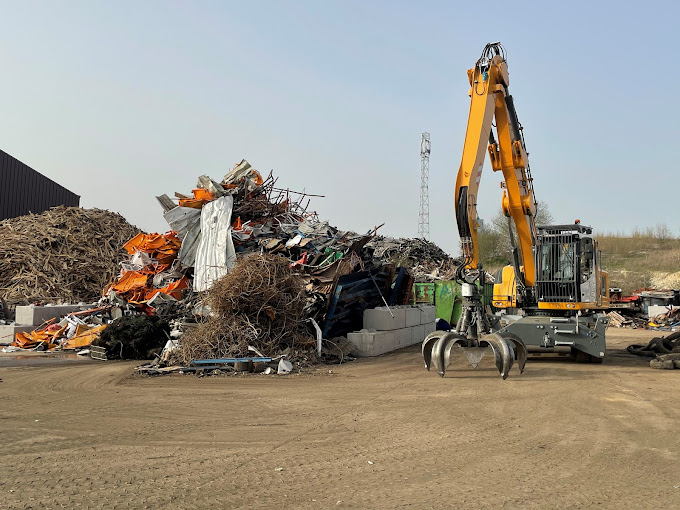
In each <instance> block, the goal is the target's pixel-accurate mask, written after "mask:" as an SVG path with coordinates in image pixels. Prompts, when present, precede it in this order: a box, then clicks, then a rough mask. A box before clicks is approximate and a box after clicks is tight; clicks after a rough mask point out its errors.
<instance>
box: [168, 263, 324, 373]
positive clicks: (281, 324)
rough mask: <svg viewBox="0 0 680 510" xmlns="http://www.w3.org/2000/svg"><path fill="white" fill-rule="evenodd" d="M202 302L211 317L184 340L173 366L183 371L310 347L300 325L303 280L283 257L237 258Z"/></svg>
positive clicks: (311, 342) (303, 329) (174, 353)
mask: <svg viewBox="0 0 680 510" xmlns="http://www.w3.org/2000/svg"><path fill="white" fill-rule="evenodd" d="M205 301H206V304H207V305H208V306H209V307H210V310H211V312H212V313H211V315H210V316H208V317H207V318H206V320H205V321H204V322H202V323H200V324H199V325H198V326H197V327H195V328H191V329H190V330H189V331H188V332H187V333H186V334H185V335H184V336H183V337H182V340H181V342H180V343H179V346H178V347H177V348H176V349H174V350H173V351H172V353H171V355H170V359H171V360H172V362H174V363H177V364H181V365H185V366H186V365H188V364H190V363H191V361H193V360H197V359H221V358H229V357H239V356H246V355H247V354H248V352H249V348H250V351H253V350H257V352H265V353H280V352H282V351H284V350H286V349H290V350H292V351H293V352H294V351H295V349H300V348H301V349H303V350H305V351H308V350H309V348H310V347H312V346H313V345H314V340H313V339H312V338H311V337H310V334H309V330H308V328H307V327H306V326H305V324H304V322H302V321H301V318H302V317H303V311H304V307H305V302H306V295H305V288H304V283H303V279H302V278H301V277H300V275H298V274H296V273H294V272H293V269H292V268H291V267H290V262H289V261H288V260H287V259H285V258H284V257H281V256H279V255H270V254H264V255H260V254H257V253H252V254H249V255H247V256H245V257H243V258H240V259H239V260H238V262H237V263H236V266H235V267H234V270H233V271H232V272H230V273H229V274H227V275H225V276H223V277H222V278H220V279H219V280H217V281H216V282H215V283H214V284H213V286H212V287H211V288H210V290H208V291H207V293H206V300H205ZM289 352H290V351H289ZM291 357H298V356H291Z"/></svg>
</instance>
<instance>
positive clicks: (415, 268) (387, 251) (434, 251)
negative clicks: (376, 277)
mask: <svg viewBox="0 0 680 510" xmlns="http://www.w3.org/2000/svg"><path fill="white" fill-rule="evenodd" d="M366 248H368V249H371V250H373V260H374V261H375V262H376V263H378V264H394V265H396V266H404V267H408V268H409V269H410V272H411V274H412V276H413V278H414V280H415V281H416V282H428V281H432V280H452V279H454V276H455V274H456V269H457V268H458V267H459V266H460V264H461V261H460V260H459V259H454V258H453V257H451V256H450V255H449V254H448V253H446V252H445V251H444V250H442V249H441V248H440V247H439V246H437V245H436V244H434V243H432V242H430V241H426V240H425V239H404V238H401V239H394V238H390V237H383V236H377V237H375V238H374V239H372V240H371V241H370V242H369V243H368V244H367V245H366Z"/></svg>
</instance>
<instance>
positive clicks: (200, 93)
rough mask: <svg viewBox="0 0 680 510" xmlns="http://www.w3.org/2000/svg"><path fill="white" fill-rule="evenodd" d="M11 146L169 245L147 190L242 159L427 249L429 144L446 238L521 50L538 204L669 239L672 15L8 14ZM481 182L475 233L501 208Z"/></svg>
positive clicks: (469, 9)
mask: <svg viewBox="0 0 680 510" xmlns="http://www.w3.org/2000/svg"><path fill="white" fill-rule="evenodd" d="M0 7H1V8H2V11H1V12H2V18H1V21H0V50H1V61H0V64H1V67H0V68H1V69H2V78H1V79H0V101H1V104H2V108H1V110H0V112H1V113H0V148H1V149H3V150H4V151H6V152H8V153H10V154H12V155H13V156H15V157H17V158H19V159H20V160H22V161H23V162H25V163H27V164H28V165H31V166H32V167H33V168H35V169H36V170H38V171H39V172H42V173H44V174H45V175H47V176H48V177H50V178H52V179H54V180H56V181H57V182H59V183H61V184H63V185H64V186H66V187H68V188H69V189H71V190H72V191H74V192H76V193H78V194H80V195H81V196H82V199H81V204H82V205H83V206H85V207H100V208H105V209H110V210H114V211H118V212H120V213H122V214H123V215H124V216H125V217H126V218H127V219H128V220H129V221H130V222H132V223H135V224H137V225H138V226H140V227H142V228H144V229H146V230H166V229H167V225H166V224H165V223H164V221H163V219H162V215H161V209H160V206H159V205H158V204H157V202H156V200H155V198H154V196H155V195H159V194H162V193H168V194H169V195H172V193H173V192H175V191H180V192H188V191H190V190H191V189H192V188H193V187H194V186H195V183H196V178H197V177H198V176H199V175H201V174H209V175H211V176H212V177H213V178H215V179H218V180H219V179H220V178H221V177H222V176H223V175H224V174H225V173H226V172H227V171H228V170H229V168H231V167H232V166H233V165H234V164H235V163H237V162H239V161H240V160H241V159H242V158H246V159H248V161H250V163H251V164H252V165H253V166H254V167H255V168H257V169H259V170H261V171H262V172H263V173H266V172H268V171H269V170H270V169H273V170H274V171H275V173H276V174H277V175H278V176H279V184H281V185H283V186H287V187H290V188H291V189H297V190H302V189H305V190H306V191H308V192H310V193H316V194H322V195H325V196H326V198H322V199H317V200H316V201H315V202H312V207H313V208H315V209H316V210H317V211H318V212H319V213H320V215H321V217H322V219H328V220H330V222H331V223H332V224H335V225H338V226H339V227H341V228H346V229H353V230H356V231H359V232H363V231H366V230H368V229H369V228H371V227H372V226H374V225H377V224H380V223H383V222H386V226H385V227H383V229H382V230H381V232H382V233H384V234H389V235H396V236H415V235H416V234H417V224H418V200H419V186H420V156H419V146H420V134H421V132H422V131H429V132H430V133H431V136H432V156H431V160H430V231H431V239H432V240H433V241H435V242H437V243H438V244H440V245H441V246H442V247H443V248H445V249H446V250H448V251H450V252H456V251H457V245H458V238H457V234H456V228H455V220H454V213H453V185H454V182H455V175H456V171H457V169H458V165H459V163H460V154H461V150H462V143H463V138H464V134H465V127H466V122H467V113H468V108H469V98H468V96H467V89H468V83H467V76H466V70H467V69H468V68H469V67H472V66H473V65H474V63H475V61H476V60H477V58H478V57H479V55H480V53H481V51H482V48H483V47H484V45H485V44H486V43H487V42H490V41H501V42H502V43H503V45H504V46H505V48H506V50H507V52H508V67H509V70H510V92H511V93H512V94H513V96H514V98H515V105H516V107H517V111H518V115H519V118H520V121H521V122H522V124H523V125H524V133H525V137H526V142H527V147H528V150H529V152H530V160H531V168H532V173H533V176H534V179H535V188H536V193H537V197H538V199H539V200H542V201H545V202H547V203H548V205H549V208H550V210H551V212H552V214H553V216H554V217H555V219H556V220H557V221H560V222H568V221H572V220H573V219H575V218H580V219H581V220H582V222H583V223H585V224H591V225H593V226H595V227H596V228H597V229H598V230H600V231H603V230H605V231H606V230H615V231H623V232H627V231H630V230H631V229H632V228H633V227H635V226H640V227H644V226H651V225H654V224H656V223H658V222H665V223H667V224H668V225H669V226H670V227H671V228H672V229H673V230H674V231H675V232H676V233H677V228H678V226H679V222H677V221H676V219H675V215H674V212H675V204H676V203H677V202H678V196H679V195H680V193H678V190H680V174H678V172H677V169H678V163H677V161H678V151H677V143H678V138H679V136H678V135H679V134H680V128H679V127H678V123H677V119H678V118H680V101H679V100H678V94H677V92H676V91H675V90H674V89H673V87H671V90H670V92H664V90H665V87H666V85H668V86H672V85H673V84H674V83H677V82H678V81H679V80H678V78H679V77H680V66H679V65H678V64H679V63H680V58H679V57H678V49H677V46H678V44H677V35H676V34H677V23H678V19H680V8H679V7H678V4H677V3H675V2H654V1H646V2H621V1H617V2H598V1H588V2H580V1H572V2H545V1H542V2H529V3H527V2H507V1H504V2H497V3H494V2H484V3H479V2H454V1H437V0H434V1H430V2H416V1H411V2H398V1H366V0H364V1H354V0H343V1H330V0H316V1H307V2H302V1H293V0H289V1H256V0H253V1H249V2H244V1H238V2H231V1H214V2H209V1H196V0H194V1H191V2H189V1H182V2H172V1H163V2H161V1H120V0H119V1H115V2H111V1H107V2H99V1H84V0H83V1H45V2H37V1H28V0H22V1H16V0H12V1H4V0H3V1H1V2H0ZM499 182H500V179H499V175H496V174H494V173H493V172H492V171H491V169H490V165H488V161H487V165H486V167H485V173H484V177H483V179H482V189H481V190H480V197H479V207H478V209H479V212H480V216H481V217H482V218H488V217H490V216H492V215H493V214H494V213H495V212H496V211H497V210H498V208H499V206H500V193H501V191H500V189H499Z"/></svg>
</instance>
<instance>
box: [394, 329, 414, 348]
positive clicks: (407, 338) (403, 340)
mask: <svg viewBox="0 0 680 510" xmlns="http://www.w3.org/2000/svg"><path fill="white" fill-rule="evenodd" d="M392 333H394V346H395V348H396V349H401V348H402V347H407V346H409V345H411V337H412V334H411V328H401V329H395V330H394V331H392Z"/></svg>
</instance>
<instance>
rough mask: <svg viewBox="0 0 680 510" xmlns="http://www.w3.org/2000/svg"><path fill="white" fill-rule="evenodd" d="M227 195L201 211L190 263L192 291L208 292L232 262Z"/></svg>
mask: <svg viewBox="0 0 680 510" xmlns="http://www.w3.org/2000/svg"><path fill="white" fill-rule="evenodd" d="M233 205H234V198H233V197H232V196H231V195H227V196H225V197H221V198H218V199H217V200H213V201H212V202H208V203H207V204H205V205H204V206H203V209H202V210H201V241H200V243H199V245H198V249H197V250H196V262H195V263H194V289H195V290H197V291H199V292H202V291H205V290H208V289H209V288H210V286H211V285H212V284H213V282H214V281H215V280H218V279H219V278H221V277H222V276H224V275H225V274H227V273H228V272H229V269H231V268H232V267H234V264H235V263H236V251H235V250H234V242H233V241H232V239H231V211H232V208H233Z"/></svg>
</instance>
